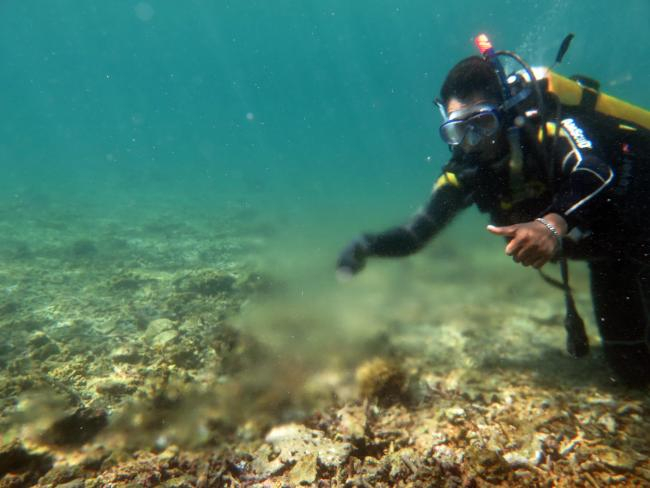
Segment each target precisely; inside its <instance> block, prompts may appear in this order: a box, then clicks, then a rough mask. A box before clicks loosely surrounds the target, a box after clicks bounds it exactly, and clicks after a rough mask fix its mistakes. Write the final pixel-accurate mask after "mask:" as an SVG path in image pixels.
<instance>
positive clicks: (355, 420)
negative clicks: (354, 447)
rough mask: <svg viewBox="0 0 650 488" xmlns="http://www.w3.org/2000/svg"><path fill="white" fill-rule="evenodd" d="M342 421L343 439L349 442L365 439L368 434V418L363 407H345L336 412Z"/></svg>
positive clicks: (340, 429)
mask: <svg viewBox="0 0 650 488" xmlns="http://www.w3.org/2000/svg"><path fill="white" fill-rule="evenodd" d="M336 416H337V417H338V418H339V419H340V424H339V426H340V427H339V431H340V432H341V438H342V439H344V440H346V441H347V440H349V441H353V442H354V441H357V440H360V439H363V438H364V436H365V434H366V427H367V424H368V418H367V416H366V410H365V408H364V407H362V406H345V407H343V408H341V409H340V410H339V411H338V412H336Z"/></svg>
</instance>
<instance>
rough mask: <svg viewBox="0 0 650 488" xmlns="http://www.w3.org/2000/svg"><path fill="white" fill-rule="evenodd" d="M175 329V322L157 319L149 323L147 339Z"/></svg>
mask: <svg viewBox="0 0 650 488" xmlns="http://www.w3.org/2000/svg"><path fill="white" fill-rule="evenodd" d="M173 328H174V322H172V321H171V320H169V319H155V320H152V321H151V322H149V325H147V332H146V334H145V335H146V336H147V337H154V336H157V335H158V334H160V333H161V332H163V331H165V330H170V329H173Z"/></svg>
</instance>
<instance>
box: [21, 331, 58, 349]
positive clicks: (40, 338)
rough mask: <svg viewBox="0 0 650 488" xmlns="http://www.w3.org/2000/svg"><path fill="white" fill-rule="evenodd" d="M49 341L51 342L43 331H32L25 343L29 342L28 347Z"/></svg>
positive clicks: (39, 345) (38, 345) (41, 344)
mask: <svg viewBox="0 0 650 488" xmlns="http://www.w3.org/2000/svg"><path fill="white" fill-rule="evenodd" d="M50 342H52V340H51V339H50V338H49V337H48V336H47V335H46V334H45V333H44V332H41V331H38V332H34V333H33V334H32V335H31V336H29V339H28V340H27V344H29V346H30V347H34V348H35V347H41V346H44V345H45V344H49V343H50Z"/></svg>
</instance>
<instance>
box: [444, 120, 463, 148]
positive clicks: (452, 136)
mask: <svg viewBox="0 0 650 488" xmlns="http://www.w3.org/2000/svg"><path fill="white" fill-rule="evenodd" d="M467 129H468V126H467V123H466V121H464V120H450V121H448V122H445V123H444V124H442V125H441V126H440V137H441V138H442V140H443V141H444V142H445V143H447V144H450V145H452V146H457V145H458V144H460V143H461V142H463V139H465V135H466V134H467Z"/></svg>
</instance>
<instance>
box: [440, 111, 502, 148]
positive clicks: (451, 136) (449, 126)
mask: <svg viewBox="0 0 650 488" xmlns="http://www.w3.org/2000/svg"><path fill="white" fill-rule="evenodd" d="M498 130H499V109H498V108H497V107H495V106H494V105H491V104H478V105H473V106H471V107H467V108H465V109H461V110H457V111H455V112H451V113H450V114H449V116H448V118H447V120H446V121H445V122H444V123H443V124H442V125H441V126H440V137H442V140H443V141H445V143H447V144H449V145H450V146H458V145H459V144H462V143H463V142H464V141H466V142H467V144H469V145H470V146H476V145H477V144H478V143H479V142H481V140H483V139H484V138H486V137H492V136H494V135H495V134H496V133H497V131H498Z"/></svg>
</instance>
